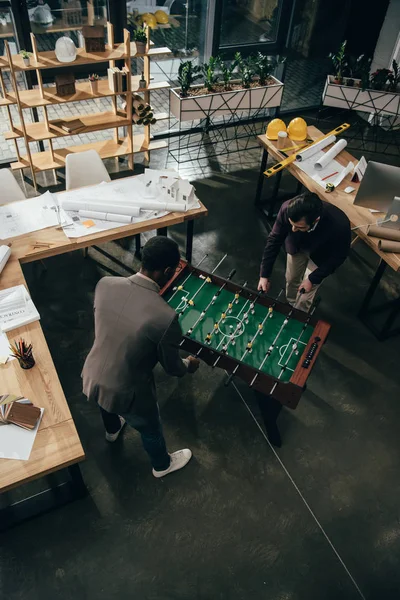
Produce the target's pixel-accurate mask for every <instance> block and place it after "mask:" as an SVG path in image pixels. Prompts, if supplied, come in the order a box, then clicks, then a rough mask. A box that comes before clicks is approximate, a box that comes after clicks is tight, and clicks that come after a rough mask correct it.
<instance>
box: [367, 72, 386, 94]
mask: <svg viewBox="0 0 400 600" xmlns="http://www.w3.org/2000/svg"><path fill="white" fill-rule="evenodd" d="M389 75H390V70H389V69H377V70H376V71H374V73H371V87H372V89H373V90H379V91H383V90H385V89H386V84H387V83H388V82H389Z"/></svg>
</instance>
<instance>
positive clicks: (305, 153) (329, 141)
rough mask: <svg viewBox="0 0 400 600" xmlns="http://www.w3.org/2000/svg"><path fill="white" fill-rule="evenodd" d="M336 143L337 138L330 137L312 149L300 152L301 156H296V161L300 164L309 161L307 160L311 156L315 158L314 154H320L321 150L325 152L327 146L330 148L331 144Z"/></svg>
mask: <svg viewBox="0 0 400 600" xmlns="http://www.w3.org/2000/svg"><path fill="white" fill-rule="evenodd" d="M335 142H336V137H335V136H334V135H329V136H328V137H327V138H325V139H324V140H321V141H320V142H315V144H313V145H312V146H311V147H310V148H305V149H304V150H302V151H301V152H299V154H296V160H298V161H299V162H301V161H302V160H307V158H310V156H314V154H317V152H320V151H321V150H323V149H324V148H326V147H327V146H330V145H331V144H334V143H335Z"/></svg>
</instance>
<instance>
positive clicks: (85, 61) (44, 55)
mask: <svg viewBox="0 0 400 600" xmlns="http://www.w3.org/2000/svg"><path fill="white" fill-rule="evenodd" d="M126 57H127V55H126V54H125V45H124V44H123V43H121V44H115V45H114V48H112V49H108V50H107V49H106V51H105V52H86V51H85V49H84V48H78V49H77V54H76V58H75V60H74V61H73V62H70V63H61V62H59V61H58V60H57V57H56V53H55V52H54V50H51V51H48V52H39V60H38V61H37V62H36V60H35V59H34V57H33V56H32V57H31V62H30V65H29V67H26V66H25V65H24V62H23V59H22V56H20V55H19V54H13V55H12V61H13V65H14V69H15V71H33V70H35V69H59V68H61V67H66V68H69V69H74V68H75V67H78V66H80V65H90V64H93V63H102V62H107V61H109V60H121V59H124V58H126ZM8 66H9V65H8V61H7V59H6V58H4V57H1V58H0V68H3V69H4V68H7V67H8Z"/></svg>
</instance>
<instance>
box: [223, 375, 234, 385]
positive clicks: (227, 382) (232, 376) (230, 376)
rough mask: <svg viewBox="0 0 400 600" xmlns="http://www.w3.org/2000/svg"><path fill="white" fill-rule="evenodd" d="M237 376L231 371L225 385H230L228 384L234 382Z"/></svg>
mask: <svg viewBox="0 0 400 600" xmlns="http://www.w3.org/2000/svg"><path fill="white" fill-rule="evenodd" d="M234 377H235V374H234V373H231V374H230V375H229V377H228V379H227V380H226V381H225V387H228V385H230V384H231V383H232V380H233V378H234Z"/></svg>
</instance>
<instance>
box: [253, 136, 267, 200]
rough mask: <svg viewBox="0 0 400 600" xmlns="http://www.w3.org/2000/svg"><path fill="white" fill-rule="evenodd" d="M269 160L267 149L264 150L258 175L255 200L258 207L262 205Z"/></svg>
mask: <svg viewBox="0 0 400 600" xmlns="http://www.w3.org/2000/svg"><path fill="white" fill-rule="evenodd" d="M267 160H268V150H267V149H266V148H264V150H263V153H262V158H261V166H260V173H259V175H258V181H257V189H256V195H255V198H254V204H256V205H257V204H260V200H261V193H262V189H263V185H264V179H265V175H264V171H265V169H266V168H267Z"/></svg>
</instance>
